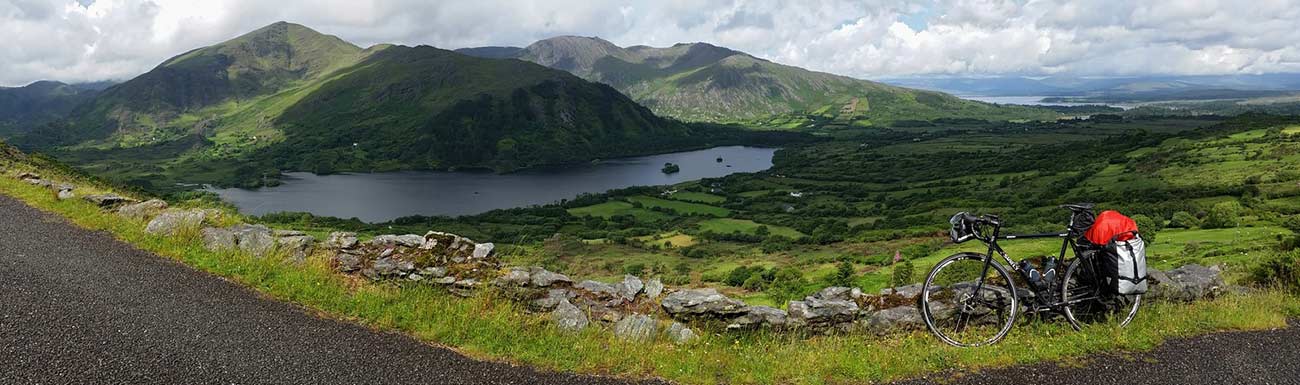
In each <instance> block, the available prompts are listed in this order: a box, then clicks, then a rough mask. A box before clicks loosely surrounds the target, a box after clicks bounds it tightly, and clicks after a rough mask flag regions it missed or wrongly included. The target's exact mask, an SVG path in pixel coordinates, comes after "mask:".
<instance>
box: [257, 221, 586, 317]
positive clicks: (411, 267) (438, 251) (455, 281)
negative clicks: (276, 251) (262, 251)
mask: <svg viewBox="0 0 1300 385" xmlns="http://www.w3.org/2000/svg"><path fill="white" fill-rule="evenodd" d="M297 237H299V236H298V235H288V236H285V237H281V239H282V240H283V241H281V245H286V246H287V245H290V244H291V243H289V242H291V241H293V240H296V239H297ZM482 245H483V244H479V243H475V242H474V241H473V240H471V239H469V238H465V237H461V236H458V235H455V234H449V233H442V232H436V231H430V232H429V233H428V234H426V235H425V236H419V235H414V234H406V235H379V236H375V237H374V238H372V239H371V240H370V241H367V242H365V243H361V242H358V241H357V235H356V234H355V233H347V232H335V233H332V234H330V236H329V238H328V239H327V240H326V241H325V247H327V248H329V249H331V250H333V253H334V257H333V258H332V260H331V264H332V265H333V266H334V268H335V270H337V271H339V272H342V273H348V274H359V275H360V276H363V277H366V278H369V279H371V280H376V281H380V280H391V281H408V282H419V283H427V284H435V285H443V286H445V287H447V288H448V289H450V290H451V292H452V293H455V294H458V295H463V296H469V295H472V292H473V291H474V290H477V289H478V288H480V287H481V286H483V284H484V283H489V282H490V283H492V284H493V286H496V287H503V288H512V289H525V290H519V291H514V292H513V293H514V295H511V297H512V298H514V299H517V300H529V299H535V298H536V297H538V296H540V295H542V294H544V290H536V289H539V288H540V286H532V285H531V284H532V282H533V280H532V272H531V271H530V270H529V269H523V268H516V269H510V270H508V271H506V272H499V270H498V269H499V266H498V262H497V261H496V259H495V258H494V255H493V254H492V253H491V251H492V249H493V247H492V246H490V245H489V246H482ZM476 250H479V253H480V255H482V256H476V254H475V251H476ZM483 253H486V254H483ZM538 269H540V268H538ZM538 273H539V277H540V278H539V279H540V280H542V281H548V280H549V281H551V282H549V284H554V283H555V282H567V280H568V277H563V275H559V276H558V277H557V276H556V274H554V273H551V272H547V271H544V269H542V270H539V271H538Z"/></svg>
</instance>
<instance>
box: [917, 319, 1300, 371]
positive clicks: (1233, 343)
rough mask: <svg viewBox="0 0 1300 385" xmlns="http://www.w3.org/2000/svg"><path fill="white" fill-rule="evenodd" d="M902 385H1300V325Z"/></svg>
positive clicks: (1182, 340)
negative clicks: (1125, 352)
mask: <svg viewBox="0 0 1300 385" xmlns="http://www.w3.org/2000/svg"><path fill="white" fill-rule="evenodd" d="M902 384H944V385H977V384H978V385H985V384H987V385H1004V384H1006V385H1034V384H1078V385H1090V384H1099V385H1101V384H1104V385H1157V384H1159V385H1185V384H1186V385H1202V384H1233V385H1235V384H1252V385H1254V384H1258V385H1281V384H1300V325H1296V324H1295V322H1294V321H1293V322H1292V323H1291V327H1288V328H1285V329H1278V330H1265V331H1251V332H1227V333H1215V334H1208V335H1202V336H1196V337H1189V338H1178V339H1171V340H1168V341H1166V342H1165V343H1164V344H1162V345H1160V346H1159V347H1157V348H1156V349H1154V350H1152V351H1150V352H1145V353H1139V354H1128V355H1101V356H1094V357H1088V358H1087V359H1084V360H1081V361H1076V364H1075V365H1062V364H1061V363H1041V364H1036V365H1028V366H1020V367H1010V368H1003V369H994V370H986V371H982V372H979V373H964V374H952V373H948V374H940V375H936V376H932V377H930V378H920V379H914V380H911V381H904V382H899V383H897V385H902Z"/></svg>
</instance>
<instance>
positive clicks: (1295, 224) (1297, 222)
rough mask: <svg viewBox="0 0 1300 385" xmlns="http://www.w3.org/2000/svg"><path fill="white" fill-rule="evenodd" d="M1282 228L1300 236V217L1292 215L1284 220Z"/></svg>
mask: <svg viewBox="0 0 1300 385" xmlns="http://www.w3.org/2000/svg"><path fill="white" fill-rule="evenodd" d="M1282 227H1285V228H1286V229H1287V230H1291V232H1293V233H1296V234H1300V215H1292V216H1289V217H1287V218H1286V219H1284V220H1282Z"/></svg>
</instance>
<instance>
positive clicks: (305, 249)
mask: <svg viewBox="0 0 1300 385" xmlns="http://www.w3.org/2000/svg"><path fill="white" fill-rule="evenodd" d="M275 246H276V247H277V248H279V249H280V250H281V251H283V252H285V253H286V255H287V256H288V257H289V258H290V259H292V260H294V261H298V262H302V261H305V260H307V256H308V255H311V253H312V251H314V250H315V248H316V237H313V236H310V235H306V234H297V235H295V234H289V235H283V236H279V237H277V238H275Z"/></svg>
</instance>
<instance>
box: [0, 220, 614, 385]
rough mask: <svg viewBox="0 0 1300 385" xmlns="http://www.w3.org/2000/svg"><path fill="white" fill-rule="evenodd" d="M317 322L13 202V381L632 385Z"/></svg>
mask: <svg viewBox="0 0 1300 385" xmlns="http://www.w3.org/2000/svg"><path fill="white" fill-rule="evenodd" d="M625 383H627V382H625V381H618V380H613V379H608V378H598V377H585V376H574V375H569V374H560V373H545V372H538V371H536V370H532V369H529V368H524V367H516V366H511V365H507V364H501V363H493V362H483V361H477V360H473V359H470V358H467V357H465V356H462V355H460V354H458V353H456V352H453V351H451V350H448V349H444V348H438V347H434V346H430V345H427V344H424V343H421V342H419V341H417V340H415V339H413V338H410V337H407V336H404V335H400V334H395V333H384V332H378V331H374V330H371V329H367V328H364V327H361V326H358V325H354V324H350V323H346V322H340V321H334V320H328V319H323V318H319V317H317V316H314V315H311V314H308V313H307V312H305V311H304V310H303V309H301V308H298V307H295V306H293V305H289V304H285V303H281V302H277V301H273V300H269V299H266V298H263V297H261V296H259V295H258V294H257V293H256V292H254V291H252V290H249V289H247V288H244V287H242V286H239V285H237V284H234V283H231V282H227V281H224V280H222V279H220V278H217V277H215V276H212V275H209V274H206V273H202V272H199V271H197V270H194V269H192V268H189V267H187V266H184V265H182V264H180V263H177V262H174V261H171V260H168V259H165V258H162V257H159V256H156V255H153V254H150V253H147V252H144V251H140V250H137V249H135V248H132V247H131V246H128V245H126V244H123V243H121V242H118V241H116V240H114V239H113V238H112V237H111V236H109V235H107V234H105V233H98V232H91V231H87V230H84V229H80V228H77V227H74V226H72V225H70V224H68V223H67V222H66V221H64V220H63V219H60V218H57V217H55V216H53V215H49V214H45V213H42V212H40V211H38V210H36V209H33V208H31V207H29V206H27V205H25V204H23V203H21V202H19V201H16V200H14V199H13V198H10V197H7V196H3V195H0V384H625Z"/></svg>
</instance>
